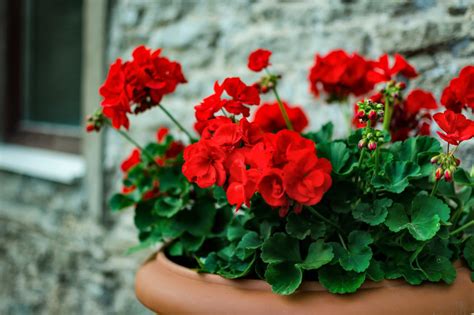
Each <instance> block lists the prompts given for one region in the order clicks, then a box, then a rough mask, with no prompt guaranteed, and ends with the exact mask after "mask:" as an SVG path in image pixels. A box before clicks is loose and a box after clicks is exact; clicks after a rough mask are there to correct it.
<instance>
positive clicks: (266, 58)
mask: <svg viewBox="0 0 474 315" xmlns="http://www.w3.org/2000/svg"><path fill="white" fill-rule="evenodd" d="M271 55H272V52H271V51H270V50H266V49H261V48H260V49H257V50H255V51H253V52H252V53H251V54H250V55H249V62H248V67H249V69H250V70H252V71H255V72H260V71H262V70H263V69H265V68H266V67H268V66H269V65H270V56H271Z"/></svg>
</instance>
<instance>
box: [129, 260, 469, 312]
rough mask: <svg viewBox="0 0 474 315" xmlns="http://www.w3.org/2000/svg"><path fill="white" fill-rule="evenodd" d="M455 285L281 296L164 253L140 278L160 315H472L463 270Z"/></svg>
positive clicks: (318, 289) (315, 290)
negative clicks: (182, 263) (200, 269)
mask: <svg viewBox="0 0 474 315" xmlns="http://www.w3.org/2000/svg"><path fill="white" fill-rule="evenodd" d="M457 273H458V274H457V278H456V281H455V282H454V283H453V284H452V285H446V284H442V283H438V284H433V283H425V284H423V285H421V286H410V285H408V284H407V283H405V282H404V281H398V280H384V281H382V282H378V283H374V282H367V283H365V284H364V285H363V287H362V288H361V289H359V291H357V293H355V294H351V295H334V294H331V293H328V292H327V291H326V290H325V289H324V288H323V287H322V286H321V285H319V284H318V283H316V282H306V283H303V285H302V287H301V288H300V290H298V291H297V292H296V293H295V294H293V295H291V296H279V295H276V294H274V293H272V292H271V288H270V286H269V285H268V284H267V283H266V282H264V281H260V280H227V279H224V278H222V277H220V276H217V275H210V274H198V273H196V272H194V271H192V270H189V269H186V268H184V267H181V266H179V265H176V264H174V263H173V262H171V261H170V260H168V259H167V258H166V256H165V255H164V253H163V252H159V253H158V255H157V256H156V259H152V260H150V261H149V262H147V263H146V264H145V265H143V266H142V267H141V268H140V269H139V271H138V273H137V276H136V287H135V289H136V294H137V297H138V299H139V300H140V301H141V302H142V303H143V304H144V305H145V306H146V307H147V308H149V309H150V310H152V311H154V312H157V313H160V314H318V315H319V314H345V315H348V314H364V315H370V314H374V315H375V314H377V315H378V314H471V313H472V312H474V283H472V282H471V279H470V271H469V270H468V269H467V268H465V267H463V266H458V267H457Z"/></svg>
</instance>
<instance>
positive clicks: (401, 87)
mask: <svg viewBox="0 0 474 315" xmlns="http://www.w3.org/2000/svg"><path fill="white" fill-rule="evenodd" d="M406 87H407V85H406V84H405V82H398V88H399V89H400V90H404V89H405V88H406Z"/></svg>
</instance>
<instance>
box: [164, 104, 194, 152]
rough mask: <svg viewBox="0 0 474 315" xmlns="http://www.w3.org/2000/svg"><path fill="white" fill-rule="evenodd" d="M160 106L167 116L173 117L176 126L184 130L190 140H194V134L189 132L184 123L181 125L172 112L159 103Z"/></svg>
mask: <svg viewBox="0 0 474 315" xmlns="http://www.w3.org/2000/svg"><path fill="white" fill-rule="evenodd" d="M158 107H159V108H161V110H162V111H163V112H164V113H165V114H166V116H168V118H169V119H171V121H172V122H173V123H174V124H175V125H176V127H178V128H179V129H180V130H181V131H182V132H184V133H185V134H186V136H187V137H188V138H189V141H190V142H191V143H192V142H194V138H193V136H192V135H191V134H190V133H189V131H187V130H186V129H185V128H184V127H183V125H181V124H180V123H179V122H178V121H177V120H176V118H174V117H173V115H171V113H170V112H169V111H168V110H167V109H166V108H164V107H163V105H161V104H158Z"/></svg>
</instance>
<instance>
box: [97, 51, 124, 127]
mask: <svg viewBox="0 0 474 315" xmlns="http://www.w3.org/2000/svg"><path fill="white" fill-rule="evenodd" d="M125 87H126V81H125V73H124V72H123V70H122V60H121V59H117V60H116V61H115V63H113V64H112V65H111V66H110V69H109V74H108V75H107V78H106V80H105V82H104V84H103V85H102V86H101V87H100V89H99V93H100V95H102V97H103V98H104V99H103V100H102V102H101V106H102V107H103V109H102V111H103V113H104V115H105V116H106V117H108V118H110V119H111V120H112V125H113V126H114V128H117V129H119V128H120V127H121V126H124V127H125V128H126V129H128V127H129V121H128V118H127V113H130V100H129V98H128V96H127V93H126V90H125Z"/></svg>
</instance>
